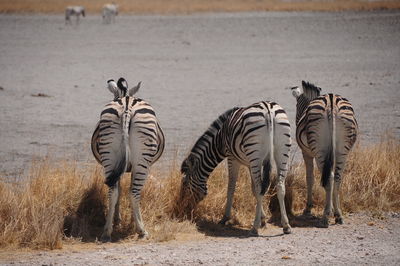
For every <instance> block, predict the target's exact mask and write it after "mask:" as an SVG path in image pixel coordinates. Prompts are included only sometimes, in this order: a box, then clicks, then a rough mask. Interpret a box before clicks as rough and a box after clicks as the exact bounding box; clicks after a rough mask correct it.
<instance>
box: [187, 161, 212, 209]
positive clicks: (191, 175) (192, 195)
mask: <svg viewBox="0 0 400 266" xmlns="http://www.w3.org/2000/svg"><path fill="white" fill-rule="evenodd" d="M181 173H182V174H183V177H182V185H181V199H182V200H184V201H189V202H192V203H193V204H194V205H196V204H197V203H199V202H200V201H201V200H202V199H204V197H205V196H206V195H207V183H206V182H207V181H202V180H207V179H206V178H204V179H203V178H201V177H200V174H199V162H198V159H197V158H196V157H195V156H193V155H192V154H191V155H189V156H188V157H187V158H186V159H185V160H184V161H183V163H182V166H181Z"/></svg>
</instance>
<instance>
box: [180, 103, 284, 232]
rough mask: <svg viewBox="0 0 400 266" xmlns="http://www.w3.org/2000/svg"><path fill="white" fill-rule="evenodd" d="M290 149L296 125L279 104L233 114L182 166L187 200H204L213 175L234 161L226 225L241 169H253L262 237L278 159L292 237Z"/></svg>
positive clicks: (281, 197) (218, 121)
mask: <svg viewBox="0 0 400 266" xmlns="http://www.w3.org/2000/svg"><path fill="white" fill-rule="evenodd" d="M290 146H291V139H290V123H289V121H288V118H287V115H286V113H285V111H284V110H283V109H282V107H280V106H279V105H278V104H277V103H275V102H266V101H262V102H258V103H255V104H253V105H250V106H248V107H244V108H233V109H230V110H228V111H226V112H225V113H224V114H222V115H220V116H219V117H218V118H217V119H216V120H215V121H214V122H213V123H212V124H211V125H210V127H209V128H208V129H207V131H206V132H205V133H204V134H203V135H202V136H201V137H200V138H199V139H198V140H197V142H196V143H195V145H194V147H193V148H192V150H191V152H190V154H189V156H188V157H187V158H186V159H185V160H184V162H183V163H182V167H181V171H182V173H183V174H184V176H183V182H182V198H185V197H187V196H190V197H192V198H193V199H194V201H195V202H198V201H200V200H202V199H203V198H204V197H205V196H206V194H207V179H208V177H209V175H210V173H211V172H212V171H213V169H214V168H215V167H216V166H217V165H218V164H219V163H220V162H221V161H222V160H223V159H224V158H228V167H229V184H228V194H227V202H226V207H225V214H224V217H223V218H222V220H221V223H226V222H227V221H228V220H229V219H230V218H231V208H232V201H233V194H234V190H235V185H236V180H237V177H238V171H239V166H240V165H241V164H243V165H245V166H247V167H248V168H249V170H250V174H251V180H252V185H253V195H254V196H255V198H256V200H257V207H256V214H255V219H254V224H253V228H252V233H254V234H257V232H258V229H259V227H260V226H261V220H262V219H263V218H265V213H264V210H263V209H262V198H263V195H264V193H265V192H266V191H267V190H268V188H269V186H270V171H271V164H272V161H274V160H275V163H276V168H277V172H278V178H277V190H278V199H279V204H280V208H281V214H282V217H281V218H282V226H283V230H284V232H285V233H290V231H291V228H290V225H289V222H288V218H287V215H286V210H285V204H284V195H285V178H286V175H287V170H288V159H289V151H290Z"/></svg>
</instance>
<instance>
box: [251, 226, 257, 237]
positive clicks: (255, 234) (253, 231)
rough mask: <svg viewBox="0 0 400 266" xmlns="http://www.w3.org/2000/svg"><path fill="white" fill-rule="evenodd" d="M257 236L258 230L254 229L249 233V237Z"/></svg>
mask: <svg viewBox="0 0 400 266" xmlns="http://www.w3.org/2000/svg"><path fill="white" fill-rule="evenodd" d="M253 236H258V230H257V229H255V228H254V227H253V228H252V229H251V230H250V232H249V237H253Z"/></svg>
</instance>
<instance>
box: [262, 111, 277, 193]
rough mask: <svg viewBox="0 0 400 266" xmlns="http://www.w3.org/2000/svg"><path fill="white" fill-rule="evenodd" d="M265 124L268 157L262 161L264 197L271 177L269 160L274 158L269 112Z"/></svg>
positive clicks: (272, 125) (272, 132)
mask: <svg viewBox="0 0 400 266" xmlns="http://www.w3.org/2000/svg"><path fill="white" fill-rule="evenodd" d="M265 122H266V124H267V130H269V132H268V133H269V136H268V138H269V143H268V148H269V151H268V155H267V157H266V158H265V159H264V162H263V179H262V182H261V195H264V194H265V192H267V189H268V188H269V184H270V180H271V179H270V175H271V160H272V158H273V157H274V121H273V120H272V115H271V112H268V116H267V117H266V119H265Z"/></svg>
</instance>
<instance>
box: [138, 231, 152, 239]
mask: <svg viewBox="0 0 400 266" xmlns="http://www.w3.org/2000/svg"><path fill="white" fill-rule="evenodd" d="M138 234H139V239H149V233H147V231H143V232H139V233H138Z"/></svg>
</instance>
